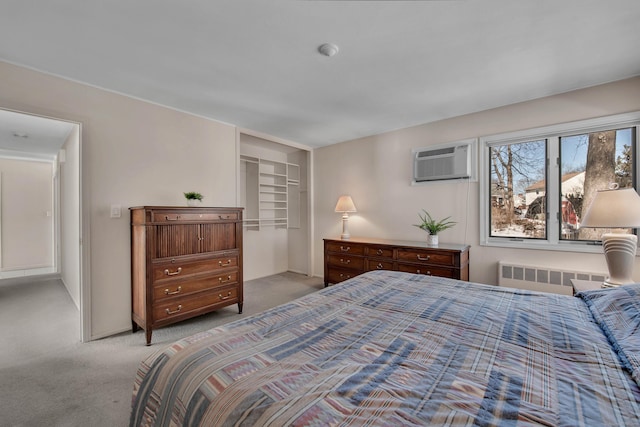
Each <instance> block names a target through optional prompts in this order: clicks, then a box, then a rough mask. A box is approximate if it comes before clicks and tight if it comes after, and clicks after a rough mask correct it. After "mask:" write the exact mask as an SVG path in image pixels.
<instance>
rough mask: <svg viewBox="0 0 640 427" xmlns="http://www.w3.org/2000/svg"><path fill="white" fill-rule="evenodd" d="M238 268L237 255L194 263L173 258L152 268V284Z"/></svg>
mask: <svg viewBox="0 0 640 427" xmlns="http://www.w3.org/2000/svg"><path fill="white" fill-rule="evenodd" d="M237 266H238V255H235V254H234V255H231V256H225V257H218V258H207V259H201V260H196V261H190V260H186V261H185V260H180V259H179V258H174V259H173V260H171V261H163V262H160V263H157V264H154V265H153V267H152V278H153V282H154V283H155V282H158V281H162V280H164V279H177V278H181V277H185V276H191V275H194V274H203V273H214V272H216V271H219V270H221V269H224V268H234V267H237Z"/></svg>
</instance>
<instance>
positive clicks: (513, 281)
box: [498, 261, 607, 295]
mask: <svg viewBox="0 0 640 427" xmlns="http://www.w3.org/2000/svg"><path fill="white" fill-rule="evenodd" d="M606 277H607V274H606V273H602V272H589V271H582V270H580V271H572V270H565V269H560V268H549V267H541V266H535V265H524V264H520V263H511V262H506V261H500V262H499V263H498V285H499V286H508V287H510V288H518V289H531V290H534V291H543V292H552V293H556V294H565V295H572V294H573V288H572V286H571V279H579V280H593V281H599V282H603V281H604V279H605V278H606Z"/></svg>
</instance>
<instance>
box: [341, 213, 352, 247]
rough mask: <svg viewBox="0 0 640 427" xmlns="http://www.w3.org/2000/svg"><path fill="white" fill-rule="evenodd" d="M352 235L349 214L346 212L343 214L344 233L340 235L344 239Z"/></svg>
mask: <svg viewBox="0 0 640 427" xmlns="http://www.w3.org/2000/svg"><path fill="white" fill-rule="evenodd" d="M350 237H351V234H349V214H348V213H346V212H344V213H343V214H342V234H341V235H340V238H341V239H342V240H348V239H349V238H350Z"/></svg>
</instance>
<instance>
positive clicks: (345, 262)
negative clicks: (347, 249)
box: [340, 258, 351, 264]
mask: <svg viewBox="0 0 640 427" xmlns="http://www.w3.org/2000/svg"><path fill="white" fill-rule="evenodd" d="M340 262H341V263H342V264H349V263H350V262H351V260H350V259H348V260H346V261H345V260H343V259H342V258H340Z"/></svg>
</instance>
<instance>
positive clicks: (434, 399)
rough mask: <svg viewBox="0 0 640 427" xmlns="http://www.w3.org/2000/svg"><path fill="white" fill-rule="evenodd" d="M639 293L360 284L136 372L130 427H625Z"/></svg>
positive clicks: (636, 401) (262, 317) (634, 383)
mask: <svg viewBox="0 0 640 427" xmlns="http://www.w3.org/2000/svg"><path fill="white" fill-rule="evenodd" d="M639 380H640V285H627V286H624V287H621V288H617V289H608V290H596V291H590V292H584V293H581V294H579V295H578V297H570V296H563V295H554V294H545V293H538V292H530V291H523V290H516V289H509V288H502V287H495V286H489V285H481V284H474V283H469V282H463V281H457V280H451V279H445V278H438V277H430V276H422V275H413V274H408V273H399V272H392V271H375V272H370V273H366V274H363V275H361V276H358V277H356V278H353V279H350V280H348V281H346V282H343V283H341V284H339V285H335V286H332V287H330V288H326V289H324V290H322V291H319V292H316V293H313V294H310V295H307V296H305V297H302V298H300V299H298V300H295V301H292V302H290V303H288V304H285V305H282V306H279V307H276V308H273V309H271V310H268V311H265V312H264V313H261V314H258V315H255V316H251V317H247V318H245V319H242V320H239V321H235V322H232V323H229V324H226V325H223V326H220V327H217V328H214V329H211V330H209V331H206V332H202V333H198V334H196V335H193V336H191V337H188V338H185V339H182V340H180V341H178V342H176V343H174V344H173V345H171V346H169V347H167V348H166V349H163V350H161V351H159V352H158V353H156V354H155V355H153V356H151V357H150V358H148V359H147V360H144V361H143V362H142V363H141V364H140V366H139V369H138V372H137V374H136V378H135V382H134V391H133V399H132V411H131V426H284V425H295V426H328V425H336V426H337V425H340V426H350V425H354V426H355V425H357V426H360V425H371V426H373V425H375V426H400V425H407V426H424V425H452V426H463V425H464V426H466V425H486V426H488V425H500V426H502V425H505V426H506V425H509V426H510V425H518V426H526V425H545V426H578V425H585V426H624V425H638V424H640V388H639V386H638V381H639Z"/></svg>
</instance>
